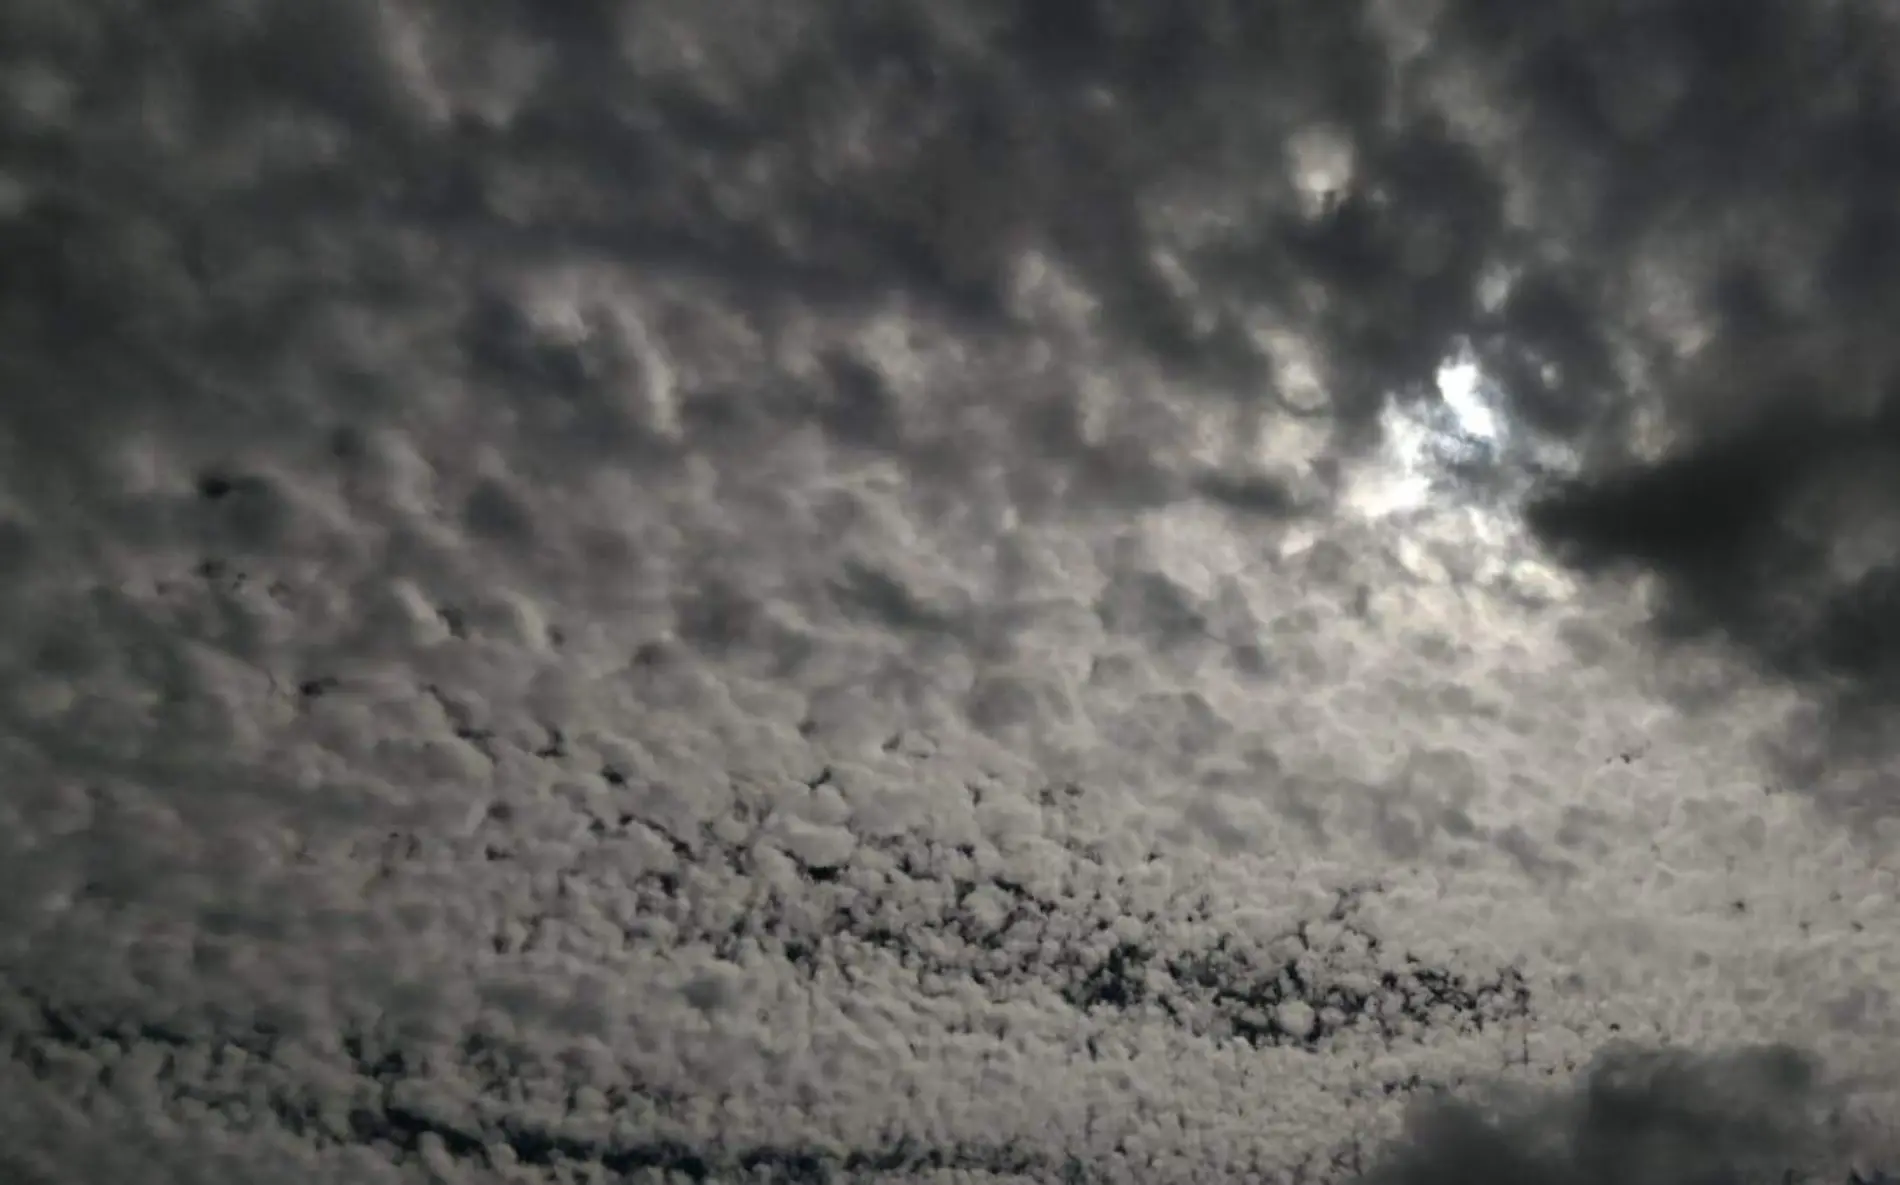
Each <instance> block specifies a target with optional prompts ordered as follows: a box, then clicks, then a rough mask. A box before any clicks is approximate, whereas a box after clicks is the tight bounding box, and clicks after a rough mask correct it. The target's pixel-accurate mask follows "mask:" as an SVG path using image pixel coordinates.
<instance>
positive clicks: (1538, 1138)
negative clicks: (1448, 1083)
mask: <svg viewBox="0 0 1900 1185" xmlns="http://www.w3.org/2000/svg"><path fill="white" fill-rule="evenodd" d="M1833 1103H1834V1100H1833V1099H1831V1098H1830V1097H1829V1092H1828V1090H1827V1089H1826V1088H1825V1087H1824V1086H1822V1085H1821V1080H1820V1075H1819V1072H1818V1067H1817V1066H1816V1065H1815V1064H1814V1062H1813V1061H1812V1059H1811V1058H1809V1057H1808V1056H1807V1055H1806V1054H1804V1053H1802V1052H1801V1051H1799V1050H1796V1049H1793V1048H1790V1047H1786V1046H1776V1045H1767V1046H1761V1047H1755V1048H1745V1049H1739V1050H1733V1051H1729V1052H1724V1053H1719V1054H1696V1053H1691V1052H1688V1051H1685V1050H1677V1049H1645V1048H1639V1047H1636V1046H1633V1045H1623V1046H1613V1047H1611V1048H1609V1049H1606V1050H1604V1051H1603V1052H1602V1053H1600V1054H1599V1055H1598V1057H1597V1059H1596V1060H1595V1062H1594V1064H1592V1065H1591V1067H1590V1068H1589V1069H1588V1070H1587V1071H1586V1072H1585V1073H1584V1074H1583V1075H1582V1076H1581V1077H1580V1079H1579V1080H1578V1081H1577V1082H1576V1083H1574V1084H1566V1085H1565V1086H1564V1087H1563V1088H1562V1089H1561V1090H1559V1091H1556V1092H1549V1093H1536V1094H1528V1095H1527V1094H1525V1093H1524V1092H1521V1091H1518V1092H1506V1091H1499V1092H1497V1093H1496V1094H1495V1095H1494V1096H1493V1097H1489V1098H1485V1097H1483V1096H1482V1092H1480V1094H1478V1095H1471V1096H1466V1097H1463V1098H1459V1099H1456V1100H1454V1099H1452V1098H1450V1097H1449V1096H1438V1097H1427V1098H1425V1099H1422V1100H1421V1101H1420V1102H1419V1103H1417V1104H1416V1105H1415V1106H1414V1109H1413V1113H1412V1115H1411V1118H1410V1121H1409V1122H1408V1124H1407V1130H1406V1132H1405V1134H1404V1136H1403V1137H1402V1138H1400V1139H1399V1140H1397V1141H1395V1142H1394V1143H1393V1144H1392V1145H1391V1146H1389V1147H1387V1148H1385V1149H1383V1150H1381V1151H1380V1153H1379V1154H1378V1155H1377V1156H1376V1157H1375V1158H1374V1161H1375V1165H1374V1167H1373V1168H1372V1169H1371V1170H1370V1171H1369V1172H1367V1173H1365V1174H1364V1176H1363V1177H1362V1178H1361V1179H1362V1180H1364V1181H1366V1182H1368V1183H1374V1182H1376V1183H1379V1185H1440V1183H1448V1182H1453V1181H1457V1182H1477V1183H1480V1185H1531V1183H1532V1182H1551V1181H1561V1182H1575V1183H1577V1185H1586V1183H1590V1182H1612V1181H1613V1182H1619V1183H1623V1182H1633V1183H1645V1182H1657V1183H1661V1182H1671V1183H1677V1182H1708V1183H1710V1185H1714V1183H1717V1182H1743V1181H1782V1182H1793V1181H1861V1180H1863V1178H1861V1177H1859V1176H1857V1175H1855V1174H1856V1173H1857V1172H1858V1171H1859V1170H1858V1169H1857V1168H1856V1167H1855V1166H1853V1165H1852V1164H1851V1163H1850V1161H1851V1160H1852V1159H1853V1157H1852V1155H1851V1152H1850V1150H1849V1149H1848V1148H1847V1147H1846V1144H1845V1141H1844V1139H1843V1135H1842V1129H1841V1128H1840V1127H1839V1111H1838V1110H1837V1109H1835V1108H1834V1107H1833V1106H1832V1104H1833ZM1879 1179H1884V1178H1879Z"/></svg>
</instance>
